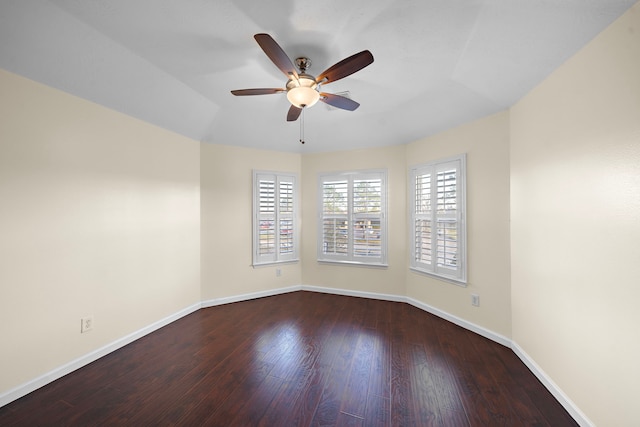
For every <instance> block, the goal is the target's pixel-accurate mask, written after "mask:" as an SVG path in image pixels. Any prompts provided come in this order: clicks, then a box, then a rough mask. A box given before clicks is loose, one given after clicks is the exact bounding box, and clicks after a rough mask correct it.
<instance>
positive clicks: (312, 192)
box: [302, 145, 407, 296]
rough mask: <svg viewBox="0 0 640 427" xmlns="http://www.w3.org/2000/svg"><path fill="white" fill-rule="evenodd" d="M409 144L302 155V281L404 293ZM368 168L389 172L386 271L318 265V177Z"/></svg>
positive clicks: (317, 284)
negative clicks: (326, 173) (406, 149)
mask: <svg viewBox="0 0 640 427" xmlns="http://www.w3.org/2000/svg"><path fill="white" fill-rule="evenodd" d="M404 153H405V146H403V145H395V146H389V147H384V148H375V149H368V150H353V151H340V152H334V153H319V154H306V155H304V156H303V157H302V193H303V197H302V210H303V212H304V228H303V234H302V261H303V266H304V269H303V275H302V283H303V284H304V285H308V286H321V287H328V288H336V289H344V290H351V291H359V292H370V293H378V294H388V295H400V296H402V295H404V294H405V277H406V256H407V250H406V246H407V245H406V235H407V229H406V224H407V210H406V193H407V191H406V180H407V178H406V168H405V154H404ZM366 169H386V170H387V191H388V199H387V200H388V217H387V223H388V227H389V234H388V236H389V248H388V259H387V261H388V265H389V266H388V267H387V268H381V267H356V266H352V265H338V264H330V263H318V261H317V246H316V244H317V243H316V242H317V226H318V222H317V221H318V217H317V215H316V212H317V206H318V175H319V174H320V173H324V172H341V171H353V170H366Z"/></svg>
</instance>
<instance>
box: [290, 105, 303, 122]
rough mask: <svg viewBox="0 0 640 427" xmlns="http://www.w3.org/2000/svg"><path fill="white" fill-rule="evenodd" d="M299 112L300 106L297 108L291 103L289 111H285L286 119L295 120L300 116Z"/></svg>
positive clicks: (300, 111)
mask: <svg viewBox="0 0 640 427" xmlns="http://www.w3.org/2000/svg"><path fill="white" fill-rule="evenodd" d="M300 113H302V108H298V107H296V106H295V105H292V106H291V107H290V108H289V112H288V113H287V121H288V122H295V121H296V120H298V117H300Z"/></svg>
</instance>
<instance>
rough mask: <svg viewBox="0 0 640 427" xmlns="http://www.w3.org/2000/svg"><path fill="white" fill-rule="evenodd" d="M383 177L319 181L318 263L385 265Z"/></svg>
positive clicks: (344, 176) (370, 174)
mask: <svg viewBox="0 0 640 427" xmlns="http://www.w3.org/2000/svg"><path fill="white" fill-rule="evenodd" d="M385 181H386V173H385V172H380V171H372V172H362V173H342V174H339V175H333V176H329V175H326V176H321V177H320V190H319V194H320V201H319V202H320V206H321V211H320V218H319V229H318V234H319V236H320V237H321V238H320V239H319V240H318V242H319V246H318V259H319V260H320V261H332V262H351V263H364V264H374V265H384V264H385V263H386V248H385V244H386V242H385V240H386V237H385V236H386V219H385V214H386V182H385Z"/></svg>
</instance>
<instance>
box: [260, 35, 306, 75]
mask: <svg viewBox="0 0 640 427" xmlns="http://www.w3.org/2000/svg"><path fill="white" fill-rule="evenodd" d="M253 38H254V39H256V41H257V42H258V44H259V45H260V47H261V48H262V50H263V51H264V53H266V54H267V56H268V57H269V59H270V60H271V62H273V63H274V64H276V67H278V68H279V69H280V71H282V72H283V73H284V74H285V75H286V76H287V77H288V78H292V77H294V78H295V79H298V72H297V71H296V67H295V66H294V65H293V62H291V59H289V57H288V56H287V54H286V53H285V52H284V50H282V48H281V47H280V45H279V44H278V43H276V41H275V40H274V39H273V38H272V37H271V36H270V35H269V34H256V35H255V36H253Z"/></svg>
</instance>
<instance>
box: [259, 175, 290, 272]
mask: <svg viewBox="0 0 640 427" xmlns="http://www.w3.org/2000/svg"><path fill="white" fill-rule="evenodd" d="M297 191H298V190H297V177H296V175H294V174H286V173H279V172H262V171H254V172H253V265H254V266H255V265H261V264H272V263H277V262H290V261H297V260H298V195H297Z"/></svg>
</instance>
